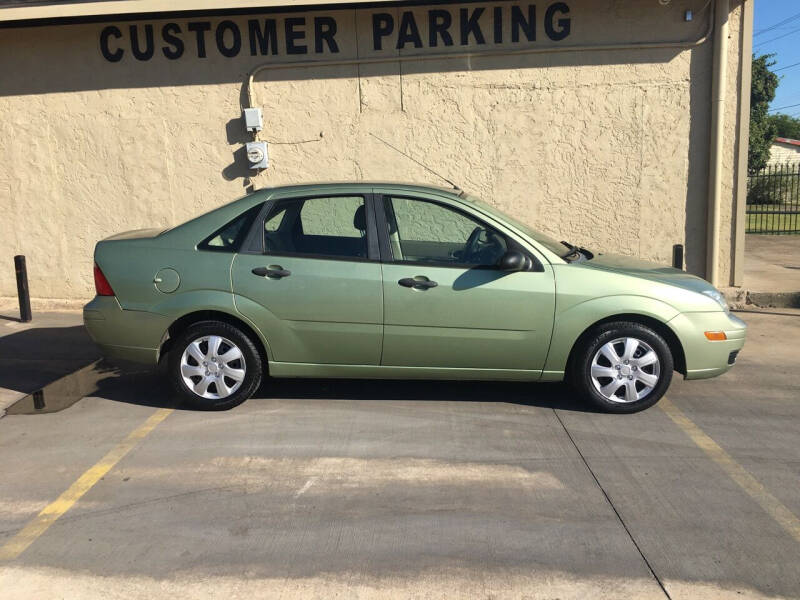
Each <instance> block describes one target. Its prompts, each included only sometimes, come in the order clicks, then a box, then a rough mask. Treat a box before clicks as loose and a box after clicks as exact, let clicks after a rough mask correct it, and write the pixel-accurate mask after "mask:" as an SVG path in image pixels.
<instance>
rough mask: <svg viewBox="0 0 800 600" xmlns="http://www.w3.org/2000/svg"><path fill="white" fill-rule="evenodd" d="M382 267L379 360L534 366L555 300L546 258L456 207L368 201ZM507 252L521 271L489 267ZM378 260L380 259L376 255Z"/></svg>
mask: <svg viewBox="0 0 800 600" xmlns="http://www.w3.org/2000/svg"><path fill="white" fill-rule="evenodd" d="M375 205H376V207H377V208H378V210H380V209H381V208H382V209H383V212H380V213H379V214H378V229H379V234H380V236H381V243H382V253H383V254H384V255H386V254H387V253H388V254H389V255H390V256H391V259H390V261H388V262H387V261H386V260H385V261H384V265H383V294H384V340H383V357H382V360H381V364H382V365H387V366H390V365H391V366H411V367H445V368H473V369H474V368H479V369H514V370H534V371H537V370H541V369H542V368H543V367H544V362H545V359H546V357H547V351H548V348H549V344H550V337H551V333H552V329H553V312H554V306H555V288H554V277H553V271H552V268H551V266H550V265H549V264H548V263H547V262H546V261H544V260H539V259H537V258H536V257H535V256H534V255H533V253H532V252H531V251H530V249H526V248H525V247H524V246H523V245H522V244H521V243H520V242H519V241H518V240H515V239H514V238H513V237H512V236H511V235H509V234H507V233H503V232H502V231H500V230H499V228H498V227H494V226H492V225H489V224H487V223H486V222H485V221H484V220H483V219H482V218H481V217H479V216H478V215H476V214H475V213H471V212H469V209H468V208H467V207H465V206H455V205H454V204H449V203H448V202H446V201H444V200H443V199H442V200H433V199H430V198H428V199H426V198H421V197H403V196H400V195H397V196H391V195H388V194H385V195H383V196H382V199H379V200H376V203H375ZM508 250H521V251H522V252H524V253H527V254H528V255H529V257H530V258H532V259H533V260H532V262H531V266H530V267H529V268H528V269H527V270H525V271H517V272H507V271H501V270H500V269H499V268H498V266H497V265H498V262H499V260H500V258H501V257H502V256H503V255H504V254H505V253H506V252H507V251H508ZM384 258H385V257H384Z"/></svg>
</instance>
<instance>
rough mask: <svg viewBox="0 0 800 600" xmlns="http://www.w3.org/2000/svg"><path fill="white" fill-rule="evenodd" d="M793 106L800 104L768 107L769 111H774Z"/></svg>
mask: <svg viewBox="0 0 800 600" xmlns="http://www.w3.org/2000/svg"><path fill="white" fill-rule="evenodd" d="M795 106H800V104H789V105H788V106H779V107H778V108H770V109H769V112H775V111H776V110H783V109H784V108H794V107H795Z"/></svg>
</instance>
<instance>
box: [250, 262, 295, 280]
mask: <svg viewBox="0 0 800 600" xmlns="http://www.w3.org/2000/svg"><path fill="white" fill-rule="evenodd" d="M252 273H253V275H258V276H259V277H269V278H270V279H281V278H282V277H288V276H289V275H291V274H292V272H291V271H289V270H288V269H284V268H283V267H281V266H274V265H270V266H269V267H256V268H255V269H253V270H252Z"/></svg>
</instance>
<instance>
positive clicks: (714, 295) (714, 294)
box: [702, 290, 730, 312]
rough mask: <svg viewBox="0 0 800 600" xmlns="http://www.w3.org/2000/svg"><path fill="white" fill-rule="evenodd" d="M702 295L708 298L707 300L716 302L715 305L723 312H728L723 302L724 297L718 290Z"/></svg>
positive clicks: (708, 291) (726, 304)
mask: <svg viewBox="0 0 800 600" xmlns="http://www.w3.org/2000/svg"><path fill="white" fill-rule="evenodd" d="M702 293H703V294H705V295H706V296H708V297H709V298H711V299H713V300H716V301H717V304H719V305H720V306H721V307H722V310H724V311H725V312H728V311H729V310H730V309H729V308H728V303H727V302H726V301H725V296H723V295H722V292H720V291H719V290H706V291H704V292H702Z"/></svg>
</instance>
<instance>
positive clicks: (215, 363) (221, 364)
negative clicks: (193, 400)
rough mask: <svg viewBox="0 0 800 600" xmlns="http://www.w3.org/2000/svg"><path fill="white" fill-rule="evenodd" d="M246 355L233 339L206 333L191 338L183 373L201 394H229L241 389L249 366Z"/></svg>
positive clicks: (214, 397)
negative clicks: (193, 338)
mask: <svg viewBox="0 0 800 600" xmlns="http://www.w3.org/2000/svg"><path fill="white" fill-rule="evenodd" d="M246 368H247V367H246V365H245V362H244V356H243V355H242V351H241V350H240V349H239V347H238V346H237V345H236V344H234V343H233V342H232V341H230V340H228V339H226V338H224V337H220V336H218V335H206V336H203V337H199V338H197V339H196V340H194V341H193V342H191V343H190V344H189V345H188V346H187V347H186V349H185V350H184V351H183V356H181V377H183V383H185V384H186V387H188V388H189V389H190V390H192V391H193V392H194V393H195V394H197V395H198V396H201V397H203V398H208V399H210V400H218V399H220V398H227V397H228V396H230V395H231V394H233V393H234V392H235V391H236V390H238V389H239V388H240V387H241V385H242V382H243V381H244V374H245V370H246Z"/></svg>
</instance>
